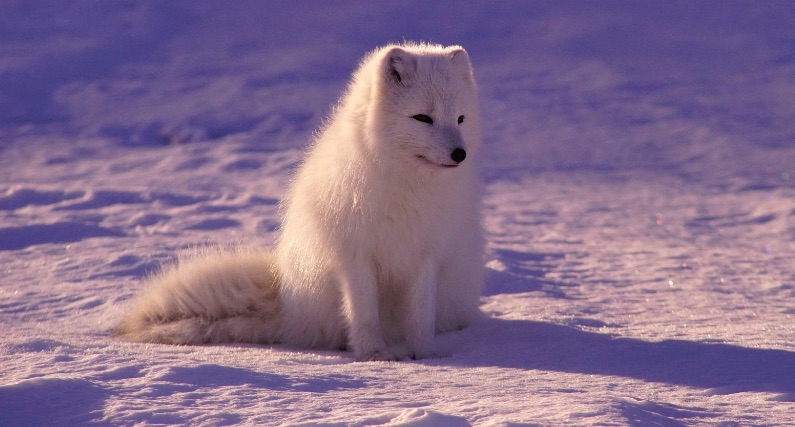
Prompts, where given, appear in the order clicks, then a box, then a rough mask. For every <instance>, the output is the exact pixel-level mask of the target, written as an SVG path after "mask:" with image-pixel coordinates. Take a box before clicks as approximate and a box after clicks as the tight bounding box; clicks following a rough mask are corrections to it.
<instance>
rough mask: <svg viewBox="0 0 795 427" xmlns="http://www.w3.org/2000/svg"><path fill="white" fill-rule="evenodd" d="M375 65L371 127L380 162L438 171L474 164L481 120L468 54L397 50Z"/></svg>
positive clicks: (454, 49) (409, 47)
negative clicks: (384, 159)
mask: <svg viewBox="0 0 795 427" xmlns="http://www.w3.org/2000/svg"><path fill="white" fill-rule="evenodd" d="M370 61H372V62H374V64H373V65H374V67H373V69H371V72H374V74H375V75H374V76H373V77H374V78H373V80H371V88H370V90H371V92H370V97H369V106H368V111H367V125H366V127H367V130H368V131H369V132H368V133H369V135H368V137H369V138H368V139H369V140H370V143H371V144H372V145H373V148H374V151H375V152H376V153H378V155H379V156H383V155H388V156H392V157H398V158H400V159H401V160H402V162H401V163H408V165H407V166H411V165H416V166H417V167H422V168H432V169H437V170H443V169H446V168H450V169H452V168H456V167H458V166H459V165H461V166H463V165H467V164H469V163H472V162H473V159H474V158H475V156H476V155H477V150H478V147H479V145H480V120H479V111H478V104H477V88H476V86H475V80H474V76H473V74H472V65H471V63H470V60H469V55H468V54H467V52H466V51H465V50H464V49H463V48H461V47H460V46H450V47H442V46H437V45H424V44H422V45H419V44H404V45H391V46H387V47H384V48H382V49H380V50H379V51H376V52H375V53H374V54H373V55H372V56H371V60H370ZM390 161H394V159H392V160H390Z"/></svg>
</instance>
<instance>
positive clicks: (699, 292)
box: [0, 0, 795, 426]
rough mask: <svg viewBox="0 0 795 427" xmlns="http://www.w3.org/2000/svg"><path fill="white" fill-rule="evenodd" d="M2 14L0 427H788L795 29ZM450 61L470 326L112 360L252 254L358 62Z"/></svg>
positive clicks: (595, 7)
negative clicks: (478, 205) (198, 285)
mask: <svg viewBox="0 0 795 427" xmlns="http://www.w3.org/2000/svg"><path fill="white" fill-rule="evenodd" d="M267 3H268V2H258V1H251V2H243V1H234V2H231V1H230V2H212V1H169V2H154V1H153V2H148V1H131V2H123V1H114V2H106V1H98V2H91V1H81V2H57V1H51V2H47V1H40V2H28V1H22V0H20V1H5V2H3V3H2V5H0V271H1V272H2V275H0V277H1V278H2V281H0V425H20V426H28V425H30V426H34V425H42V426H49V425H64V426H70V425H85V424H89V423H95V424H99V425H200V426H221V425H238V424H240V425H280V424H286V425H294V424H302V423H305V424H310V425H311V424H320V425H328V424H334V425H347V424H354V425H422V426H437V425H453V426H456V425H468V424H472V425H486V426H502V425H517V424H521V425H552V426H565V425H617V426H623V425H638V426H641V425H644V426H645V425H663V426H679V425H722V426H730V425H737V426H746V425H788V424H791V423H792V422H793V420H795V418H793V417H795V415H793V414H795V263H794V262H793V259H795V101H793V100H795V25H793V24H792V23H793V22H795V8H792V6H791V4H790V3H789V2H787V1H783V2H774V1H766V2H735V1H722V2H676V1H674V2H615V1H611V2H575V1H566V2H557V1H555V2H517V3H515V4H512V3H497V4H494V3H492V2H483V3H466V4H464V3H460V2H436V3H433V4H432V5H427V4H425V3H424V2H417V3H412V4H394V3H383V4H381V3H379V2H369V3H367V4H358V3H354V2H350V3H343V4H331V3H327V2H299V5H298V6H292V5H291V6H289V7H288V6H272V5H268V4H267ZM403 39H408V40H420V39H421V40H432V41H435V42H439V43H444V44H452V43H458V44H462V45H464V46H465V47H466V48H467V49H468V51H469V53H470V55H471V57H472V59H473V62H474V63H475V67H476V72H477V76H478V79H479V83H480V87H481V102H482V116H483V123H484V137H485V145H486V147H487V148H486V151H487V153H485V157H484V165H485V168H486V180H487V190H488V194H487V197H486V210H485V219H484V220H485V224H486V227H487V231H488V243H489V254H488V259H489V263H488V266H487V267H488V270H487V279H486V283H485V286H484V297H483V311H484V312H485V313H486V314H487V316H485V318H484V319H483V320H482V321H480V322H479V323H477V324H476V325H474V326H472V327H470V328H468V329H466V330H464V331H461V332H458V333H454V334H449V335H445V336H442V337H440V338H439V339H440V341H441V343H442V347H443V348H444V349H445V352H446V354H448V357H444V358H440V359H432V360H422V361H418V362H400V363H355V362H353V361H352V359H351V357H350V355H349V354H345V353H337V352H308V351H296V350H293V349H288V348H282V347H263V346H207V347H173V346H161V345H142V344H130V343H122V342H118V341H115V340H113V339H111V338H110V337H109V336H108V333H107V331H108V328H109V327H110V326H111V325H112V324H113V323H114V322H115V321H116V320H117V319H119V317H120V316H121V314H122V313H123V312H124V310H125V307H126V305H127V304H128V303H129V301H130V299H131V298H132V297H133V296H134V295H135V294H136V293H137V292H138V290H139V289H140V286H141V282H142V278H143V277H145V276H146V274H147V273H149V272H152V271H154V270H156V269H157V268H158V265H160V264H161V263H163V262H169V261H171V260H173V259H174V257H175V255H176V254H177V253H180V252H184V251H189V250H191V247H195V246H196V245H202V244H208V243H237V242H246V243H250V244H257V245H264V246H267V245H269V244H271V242H272V240H273V235H274V232H275V230H276V227H277V225H278V223H277V214H276V210H277V204H278V200H279V198H280V197H281V195H282V193H283V192H284V189H285V183H286V181H287V180H288V179H289V177H290V174H291V172H292V170H293V167H294V166H295V164H296V162H297V160H298V159H299V157H300V153H301V149H302V147H304V146H305V145H306V144H307V142H308V141H309V139H310V138H311V134H312V131H313V130H314V129H315V128H316V127H317V126H318V125H319V124H320V123H321V121H322V119H323V117H324V116H325V115H326V114H327V113H328V111H329V109H330V106H331V105H332V104H333V102H334V100H335V99H336V97H337V96H338V95H339V93H340V92H341V91H342V89H343V88H344V85H345V82H346V79H347V77H348V75H349V73H350V71H351V70H352V69H353V68H354V67H355V64H356V62H357V61H358V59H359V58H360V57H361V55H362V54H363V53H364V52H366V51H368V50H370V49H372V48H373V47H375V46H377V45H380V44H384V43H386V42H390V41H400V40H403Z"/></svg>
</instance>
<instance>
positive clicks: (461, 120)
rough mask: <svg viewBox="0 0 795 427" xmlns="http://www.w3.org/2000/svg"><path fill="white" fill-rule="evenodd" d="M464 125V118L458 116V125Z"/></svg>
mask: <svg viewBox="0 0 795 427" xmlns="http://www.w3.org/2000/svg"><path fill="white" fill-rule="evenodd" d="M461 123H464V116H458V124H459V125H460V124H461Z"/></svg>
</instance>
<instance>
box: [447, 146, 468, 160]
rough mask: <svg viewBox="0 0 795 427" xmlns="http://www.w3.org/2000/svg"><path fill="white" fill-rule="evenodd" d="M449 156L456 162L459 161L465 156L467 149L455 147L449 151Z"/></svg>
mask: <svg viewBox="0 0 795 427" xmlns="http://www.w3.org/2000/svg"><path fill="white" fill-rule="evenodd" d="M450 158H451V159H453V161H454V162H456V163H461V162H463V161H464V159H466V158H467V151H466V150H464V149H463V148H456V149H455V150H453V152H452V153H450Z"/></svg>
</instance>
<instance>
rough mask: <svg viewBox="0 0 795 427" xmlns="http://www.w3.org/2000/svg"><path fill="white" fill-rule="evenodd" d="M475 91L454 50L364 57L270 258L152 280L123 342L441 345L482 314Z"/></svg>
mask: <svg viewBox="0 0 795 427" xmlns="http://www.w3.org/2000/svg"><path fill="white" fill-rule="evenodd" d="M478 116H479V112H478V105H477V90H476V86H475V81H474V77H473V73H472V66H471V64H470V60H469V56H468V55H467V53H466V51H465V50H464V49H463V48H461V47H460V46H450V47H443V46H438V45H429V44H413V43H405V44H402V45H388V46H385V47H383V48H380V49H376V50H375V51H373V52H371V53H370V54H368V55H367V56H366V57H365V58H364V59H363V60H362V62H361V64H360V65H359V68H358V69H357V71H355V73H354V74H353V77H352V80H351V83H350V85H349V87H348V89H347V91H346V92H345V94H344V95H343V97H342V98H341V100H340V102H339V104H338V106H337V107H336V109H335V110H334V111H333V113H332V114H331V117H330V118H329V119H328V121H327V123H326V125H325V127H324V128H323V129H322V131H321V132H320V133H319V134H318V136H317V137H316V138H315V141H314V143H313V145H312V146H311V148H310V149H309V151H308V152H307V153H306V156H305V158H304V160H303V164H302V165H301V167H300V168H299V170H298V172H297V175H296V176H295V178H294V180H293V182H292V184H291V186H290V189H289V191H288V193H287V195H286V197H285V198H284V200H283V202H282V215H283V218H282V226H281V231H280V235H279V237H278V238H277V243H276V247H275V250H274V251H272V252H266V251H258V250H239V251H231V252H224V251H213V252H211V253H206V254H204V255H202V256H199V257H194V258H193V259H188V260H182V261H181V262H180V263H179V264H178V265H177V266H175V267H174V268H171V269H166V270H165V271H164V272H163V273H161V274H160V275H159V276H157V277H154V278H153V279H152V280H151V281H150V283H149V285H148V286H147V288H146V289H145V290H144V292H143V293H142V295H141V296H140V297H139V298H138V300H137V302H136V304H135V305H134V307H133V309H132V311H131V312H130V313H128V314H127V316H126V317H125V318H124V319H123V320H122V322H121V323H120V324H119V325H118V326H117V327H116V328H115V330H114V333H115V334H116V335H117V336H120V337H121V338H123V339H127V340H131V341H140V342H160V343H173V344H200V343H215V342H254V343H268V344H274V343H280V344H285V345H291V346H297V347H302V348H315V349H348V350H352V351H353V352H354V355H355V357H356V359H358V360H399V359H403V358H408V357H410V358H415V359H416V358H424V357H431V356H434V355H435V354H436V351H435V348H434V334H435V333H441V332H445V331H451V330H456V329H460V328H463V327H465V326H466V325H467V324H469V323H470V322H471V321H472V320H473V319H475V318H476V317H477V316H478V315H479V313H480V311H479V308H478V303H479V299H480V287H481V283H482V279H483V246H484V241H483V232H482V227H481V223H480V204H481V184H480V179H479V170H478V164H477V163H478V157H479V156H478V149H479V146H480V139H481V137H480V128H479V118H478Z"/></svg>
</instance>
